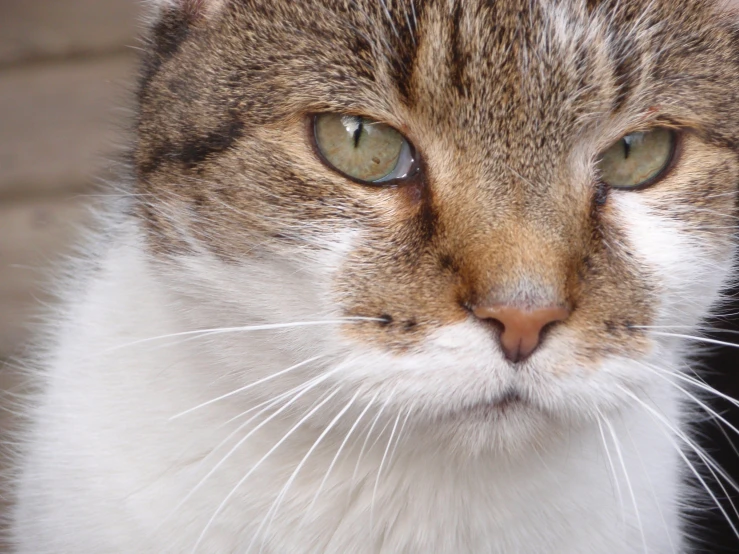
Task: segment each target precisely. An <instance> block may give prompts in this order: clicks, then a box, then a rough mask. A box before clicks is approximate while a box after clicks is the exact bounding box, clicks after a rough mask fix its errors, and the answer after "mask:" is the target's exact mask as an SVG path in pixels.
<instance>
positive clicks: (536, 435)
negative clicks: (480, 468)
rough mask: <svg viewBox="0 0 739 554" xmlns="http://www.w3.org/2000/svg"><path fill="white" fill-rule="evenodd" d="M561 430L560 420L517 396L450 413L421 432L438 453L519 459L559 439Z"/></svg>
mask: <svg viewBox="0 0 739 554" xmlns="http://www.w3.org/2000/svg"><path fill="white" fill-rule="evenodd" d="M561 427H562V425H561V422H559V421H558V420H557V419H556V418H552V417H551V416H549V415H547V414H546V413H544V412H543V411H541V410H540V409H538V408H537V407H536V406H534V405H532V404H531V403H529V402H527V401H526V400H524V399H523V398H521V397H520V396H518V395H515V394H514V395H505V396H504V397H501V398H500V399H499V400H496V401H491V402H480V403H476V404H473V405H471V406H466V407H463V408H460V409H456V410H453V411H449V412H446V413H444V414H441V415H439V416H438V417H435V418H433V419H432V420H431V421H430V422H429V423H427V424H425V425H421V426H420V430H421V433H422V434H426V435H427V436H426V437H425V438H423V439H422V440H424V441H425V442H426V441H433V442H434V443H435V447H434V449H436V450H438V449H439V448H441V449H448V450H449V451H451V452H459V453H463V454H464V455H465V456H470V455H472V456H475V455H485V454H491V453H492V454H503V455H506V456H515V455H517V454H525V453H527V452H530V451H531V450H532V449H538V448H540V447H541V446H543V445H544V444H546V443H548V442H550V441H552V440H557V439H556V437H558V436H559V435H560V433H559V430H560V429H561Z"/></svg>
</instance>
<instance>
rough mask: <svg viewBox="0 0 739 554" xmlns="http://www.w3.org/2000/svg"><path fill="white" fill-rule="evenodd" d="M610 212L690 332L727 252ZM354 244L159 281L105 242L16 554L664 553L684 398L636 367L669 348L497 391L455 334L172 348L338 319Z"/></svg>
mask: <svg viewBox="0 0 739 554" xmlns="http://www.w3.org/2000/svg"><path fill="white" fill-rule="evenodd" d="M613 203H614V207H615V208H614V209H615V210H616V212H617V213H619V214H620V217H621V218H622V220H623V224H624V227H625V228H626V229H627V230H628V234H629V235H630V237H629V238H630V240H631V242H632V244H633V245H634V246H635V247H636V249H637V251H638V252H639V255H640V256H641V258H642V259H643V260H644V263H645V264H647V265H648V266H649V267H650V269H651V270H653V271H654V272H655V273H656V274H657V275H659V276H660V278H661V281H662V286H663V291H662V293H663V295H664V298H666V299H667V298H682V299H686V298H692V299H694V300H695V301H694V302H692V303H687V302H680V303H677V304H675V303H670V302H665V303H664V304H663V306H662V308H661V312H660V314H659V322H658V323H659V324H677V323H679V324H681V325H686V324H687V325H695V324H697V323H698V321H699V319H700V318H701V317H702V316H703V315H705V313H706V311H707V310H708V308H709V304H710V300H712V299H715V298H716V297H717V295H718V289H719V287H720V285H721V283H722V282H723V281H724V280H725V278H726V276H727V274H728V270H729V268H728V264H726V263H720V262H719V260H722V259H727V258H728V256H727V255H726V252H722V253H720V255H719V253H716V252H712V251H711V249H710V248H709V247H708V246H706V245H705V244H701V243H699V242H697V241H694V240H693V239H692V238H691V235H690V234H689V233H687V232H686V231H685V230H684V229H681V228H680V227H679V225H678V224H676V223H670V222H669V221H668V220H666V219H664V218H661V217H659V216H658V215H655V214H653V213H651V212H650V210H649V209H648V207H647V206H646V205H644V204H643V203H642V201H641V200H640V199H639V197H638V196H637V195H629V194H628V193H623V194H622V193H616V194H614V197H613ZM356 239H357V237H356V236H355V235H351V234H347V235H344V236H341V237H334V238H333V239H332V240H333V242H332V240H331V239H330V238H327V239H326V245H329V244H333V247H332V248H333V250H332V251H327V254H326V256H325V257H320V256H317V257H316V256H312V257H305V258H294V259H273V260H267V261H265V260H261V261H259V262H245V263H244V265H243V266H242V267H240V268H234V267H232V266H228V265H225V264H223V263H222V262H221V261H219V260H218V259H217V258H216V257H214V256H212V255H209V254H208V253H207V252H205V251H202V252H200V253H198V254H195V255H192V256H190V257H189V258H186V259H182V260H180V262H179V263H180V265H178V266H176V267H174V266H169V265H163V264H161V263H159V262H157V261H155V260H154V259H153V258H152V256H151V255H150V254H148V253H147V251H146V249H145V247H144V244H143V241H142V239H141V236H140V232H139V230H138V228H137V226H136V225H135V224H134V223H131V222H124V223H122V224H121V225H120V226H119V227H118V228H117V231H116V233H115V238H114V239H113V240H112V245H111V246H110V247H109V248H108V249H107V251H106V253H105V255H104V256H102V258H101V259H100V260H99V267H98V268H97V269H96V270H94V272H93V274H92V276H91V281H90V283H89V286H88V287H87V288H86V291H85V292H84V293H83V294H80V295H79V296H78V297H76V298H75V299H74V300H73V301H72V302H71V305H70V306H69V317H68V318H67V319H66V322H65V323H64V324H63V325H62V326H61V328H60V329H59V331H58V337H57V340H58V346H57V347H56V348H55V349H54V350H53V352H52V353H51V355H50V356H49V357H48V359H46V360H45V361H44V364H43V366H44V367H43V387H42V391H41V394H40V395H39V396H38V398H37V403H36V404H35V406H34V407H33V409H32V411H31V414H30V415H31V419H32V421H33V425H32V427H31V429H30V433H29V434H28V435H27V436H26V439H25V440H26V444H25V448H24V450H25V452H24V458H23V459H24V466H23V472H22V474H21V477H20V480H19V488H18V491H17V492H18V497H19V499H20V501H19V504H18V506H17V508H16V512H15V526H14V537H15V540H16V541H17V544H18V552H20V553H23V554H31V553H33V554H46V553H61V552H76V553H99V552H131V553H133V552H136V553H142V554H144V553H164V552H177V553H180V552H190V551H198V552H212V553H222V552H239V553H244V552H247V551H249V550H250V551H251V552H259V551H261V552H269V553H274V554H285V553H303V552H311V553H347V552H351V553H356V554H361V553H374V552H393V553H401V552H402V553H408V554H411V553H424V554H429V553H439V554H441V553H449V554H463V553H488V552H490V553H506V554H511V553H522V554H524V553H531V554H544V553H552V554H554V553H557V554H561V553H568V554H577V553H583V554H585V553H587V554H592V553H596V552H597V553H599V554H608V553H613V554H628V553H633V552H651V553H655V554H660V553H672V552H682V551H683V550H682V549H683V548H684V545H683V544H682V539H681V532H680V522H679V520H678V503H679V500H680V490H679V483H680V476H681V471H682V470H681V469H680V468H681V466H682V464H683V462H682V459H681V457H680V455H679V454H678V452H677V449H676V445H680V446H681V447H683V446H684V445H682V444H681V439H680V438H679V437H675V436H674V435H672V434H671V433H670V432H668V431H667V430H666V428H665V425H666V424H668V425H671V426H674V427H676V428H682V422H681V420H680V411H681V410H680V401H679V391H678V390H677V389H676V388H675V387H673V386H671V385H670V381H671V379H670V378H669V377H665V376H663V375H662V376H661V375H660V374H657V373H656V372H655V370H650V369H649V368H654V367H659V368H662V369H664V370H665V371H669V372H674V371H676V368H678V367H679V365H680V363H681V360H680V358H679V357H678V355H677V354H675V352H676V351H677V350H676V349H675V345H674V344H672V342H670V341H668V340H667V339H660V338H659V337H656V338H655V342H654V349H653V352H652V354H651V355H650V356H649V357H647V358H646V359H644V360H641V361H639V362H634V361H629V360H628V359H627V358H621V357H612V358H610V359H606V360H604V361H603V363H602V364H601V365H600V366H599V367H597V368H592V367H578V366H576V365H574V364H573V363H572V362H571V361H569V358H568V352H569V351H570V345H571V341H573V340H574V338H573V337H572V336H570V335H569V334H568V332H567V331H566V328H562V329H561V330H559V331H557V332H556V333H553V334H552V335H551V337H550V339H548V344H547V347H546V348H542V349H540V351H537V352H536V353H535V354H534V355H533V356H532V358H531V362H530V364H528V365H527V366H526V370H525V371H523V370H518V371H514V370H513V369H512V368H511V367H510V366H509V365H508V364H507V363H505V362H504V360H503V358H502V356H501V354H500V352H499V350H498V348H497V346H496V345H495V343H494V342H493V341H492V340H490V336H489V334H488V333H487V332H486V331H484V330H482V329H480V328H479V326H478V325H476V324H475V322H473V321H467V322H463V323H459V324H456V325H455V326H451V327H448V328H445V329H442V330H440V331H438V332H437V333H436V334H434V335H433V336H431V337H429V338H428V339H427V341H426V343H425V345H424V347H423V348H422V349H419V350H418V351H416V352H411V353H408V354H406V355H390V354H387V353H384V352H382V351H380V350H379V349H376V348H370V347H366V346H361V345H359V344H356V343H353V342H352V341H351V340H349V339H348V338H346V336H345V335H344V334H342V332H341V328H340V326H339V325H337V324H329V325H320V324H319V325H314V326H309V325H306V326H298V327H293V328H286V329H268V328H267V329H262V330H253V331H241V332H235V331H227V330H222V331H221V332H218V333H211V334H204V335H197V334H183V333H191V332H192V331H193V330H197V329H211V328H231V327H237V326H244V325H247V326H248V325H265V324H274V323H285V322H296V321H298V322H299V321H316V320H330V319H332V318H335V317H336V313H335V308H334V307H333V306H332V305H331V304H330V294H329V290H328V283H329V280H330V276H331V273H332V272H333V271H336V268H337V267H338V265H339V264H338V262H339V261H340V259H341V257H342V256H343V255H344V254H345V253H346V252H347V251H348V250H349V249H350V244H351V243H352V241H354V240H356ZM174 274H176V276H177V278H176V279H174V278H173V275H174ZM678 304H679V305H678ZM347 325H351V324H350V323H349V324H347ZM314 357H315V358H317V359H315V360H314V361H312V362H310V363H306V364H304V365H300V363H301V362H304V361H305V360H308V359H311V358H314ZM296 365H297V366H298V367H296V368H295V369H294V370H291V371H290V372H287V373H284V374H282V375H280V376H279V377H276V378H274V379H270V375H272V374H274V373H275V372H278V371H282V370H284V369H286V368H289V367H292V366H296ZM316 378H318V379H319V381H317V382H316V384H315V387H314V388H313V389H310V390H308V391H307V392H305V393H304V394H302V395H298V396H297V398H296V399H295V400H293V402H292V403H291V404H289V405H288V407H287V408H285V409H284V410H283V411H281V412H279V413H278V415H277V416H276V417H273V418H271V419H270V418H269V414H272V413H274V411H275V410H278V409H280V408H282V407H283V406H285V404H286V402H287V401H288V399H287V398H285V399H283V401H282V402H280V403H277V404H276V405H275V406H274V407H273V409H272V411H265V412H263V413H259V412H256V411H255V412H251V413H249V414H248V415H244V416H241V417H239V414H242V413H243V412H244V411H245V410H248V409H249V408H251V407H253V406H255V405H258V404H259V403H260V402H265V401H269V400H270V399H271V398H275V397H276V396H278V395H280V394H282V393H285V392H286V391H289V390H291V389H293V388H295V387H299V386H301V385H302V384H304V383H306V382H308V381H309V380H310V379H316ZM321 378H323V381H320V379H321ZM259 380H264V381H263V382H262V384H260V385H258V386H254V387H250V388H244V387H245V386H248V385H249V384H250V383H254V382H256V381H259ZM510 386H516V387H518V388H519V390H521V391H524V392H525V394H526V396H527V398H529V400H530V402H531V404H532V407H527V408H522V407H514V408H513V409H511V410H509V411H507V412H506V413H505V414H504V415H500V414H499V415H497V416H493V419H494V420H493V421H491V420H489V419H485V417H484V416H483V415H482V414H481V410H482V408H475V406H476V405H480V404H484V403H485V402H490V401H491V400H494V399H496V398H498V397H499V396H500V395H502V394H504V392H505V391H506V390H507V389H508V388H509V387H510ZM234 390H239V391H240V392H237V393H235V394H232V391H234ZM624 391H633V394H636V395H637V396H638V397H639V398H641V399H642V401H643V402H645V403H646V404H647V405H648V406H649V407H648V408H644V407H642V406H640V405H638V404H637V403H636V402H635V401H634V400H633V399H632V398H631V397H630V396H629V395H628V393H627V392H624ZM217 398H220V399H219V400H217V401H212V400H213V399H217ZM326 399H328V400H327V401H326V402H324V400H326ZM211 401H212V402H211ZM193 408H195V409H193ZM409 410H413V412H412V413H413V417H407V416H408V414H409ZM465 410H469V413H468V414H467V415H466V416H464V415H461V414H463V413H464V411H465ZM650 410H651V411H650ZM306 414H310V417H308V418H307V419H306V420H305V421H304V423H303V424H302V425H300V426H299V427H298V428H297V429H295V430H293V431H291V430H292V429H293V428H294V426H295V424H296V423H298V422H299V421H301V420H302V419H303V418H304V417H305V416H306ZM360 415H361V416H362V418H361V420H360V419H358V418H360ZM250 416H255V417H254V418H253V420H252V421H250V420H249V417H250ZM599 419H600V420H601V423H600V424H599V423H598V421H599ZM249 421H250V422H249ZM264 421H267V423H263V422H264ZM247 422H248V423H247ZM355 422H358V423H356V425H355ZM370 430H371V431H372V432H371V434H368V432H369V431H370ZM350 431H351V433H352V434H351V436H348V435H349V433H350ZM247 433H248V435H247ZM247 436H248V438H247V439H244V437H247ZM347 436H348V438H347ZM283 437H287V438H286V439H285V441H284V442H280V441H281V439H282V438H283ZM365 437H368V438H367V439H366V438H365ZM391 439H392V440H391ZM604 442H605V445H604ZM277 444H280V445H281V446H279V447H278V448H276V449H275V448H274V447H275V445H277ZM342 445H343V447H342ZM214 448H217V450H215V451H214ZM340 448H341V452H340V455H339V450H340ZM272 451H273V452H272ZM270 452H272V453H271V454H269V456H267V457H266V460H265V461H264V463H258V462H259V461H260V460H261V459H263V458H264V457H265V455H266V454H267V453H270ZM306 454H309V455H308V456H307V457H306ZM360 454H361V456H360ZM329 468H331V472H330V473H328V470H329ZM296 470H297V472H296ZM627 475H628V478H627ZM286 484H287V485H289V486H288V487H286ZM281 493H284V494H281ZM211 520H212V521H211Z"/></svg>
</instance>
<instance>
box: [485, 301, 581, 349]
mask: <svg viewBox="0 0 739 554" xmlns="http://www.w3.org/2000/svg"><path fill="white" fill-rule="evenodd" d="M473 313H474V314H475V316H476V317H477V318H479V319H492V320H495V321H497V322H498V323H500V324H501V325H502V326H503V331H502V332H501V334H500V346H501V348H502V349H503V352H504V353H505V356H506V358H508V359H509V360H510V361H512V362H514V363H515V362H520V361H521V360H523V359H525V358H527V357H528V356H530V355H531V353H532V352H533V351H534V350H536V347H537V346H539V342H540V341H541V330H542V329H543V328H544V327H545V326H546V325H549V324H550V323H554V322H556V321H564V320H565V319H567V318H568V317H569V315H570V310H568V309H567V308H562V307H556V306H552V307H549V308H537V309H534V310H522V309H520V308H514V307H512V306H505V305H494V306H478V307H476V308H475V309H474V310H473Z"/></svg>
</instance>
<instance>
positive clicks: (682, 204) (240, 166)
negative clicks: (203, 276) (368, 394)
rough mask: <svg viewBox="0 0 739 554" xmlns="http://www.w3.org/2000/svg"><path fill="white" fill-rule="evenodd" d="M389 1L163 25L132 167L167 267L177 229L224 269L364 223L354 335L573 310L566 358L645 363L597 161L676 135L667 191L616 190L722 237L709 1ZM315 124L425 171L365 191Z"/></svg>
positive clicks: (177, 19) (628, 266) (726, 35)
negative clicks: (490, 308) (662, 134)
mask: <svg viewBox="0 0 739 554" xmlns="http://www.w3.org/2000/svg"><path fill="white" fill-rule="evenodd" d="M387 2H388V4H387V8H388V9H387V12H386V11H385V9H384V6H383V4H382V3H381V2H380V1H379V0H372V1H370V0H357V1H339V0H323V1H320V0H310V1H300V2H296V1H292V0H290V1H287V0H284V1H283V0H262V1H257V0H252V1H248V0H231V1H230V2H228V3H226V4H225V5H224V6H223V8H222V9H221V10H219V11H218V12H217V13H213V14H210V15H207V16H206V15H204V14H203V13H201V12H199V11H198V10H194V11H192V10H191V11H178V10H176V9H172V10H169V11H165V12H164V13H163V14H162V15H161V18H160V20H159V23H158V24H157V25H156V27H155V28H154V29H153V31H152V37H151V45H152V46H151V49H150V50H149V52H148V54H147V57H146V60H145V65H144V70H143V75H142V82H141V91H140V114H139V119H138V136H139V139H138V143H137V145H136V151H135V163H136V172H137V177H138V184H137V187H138V189H139V190H138V191H139V192H141V193H144V194H145V195H146V196H145V198H148V199H149V201H148V203H146V204H142V206H141V210H140V213H141V214H142V217H143V218H144V220H145V221H146V223H147V229H148V233H149V239H150V244H151V247H152V248H154V249H156V250H157V252H159V253H160V254H166V255H168V256H170V257H172V258H173V259H176V257H177V255H178V253H182V252H186V251H187V249H188V246H187V243H186V242H185V240H184V235H183V233H184V232H186V233H187V234H189V235H191V236H194V237H196V238H197V239H198V240H199V241H200V242H201V243H202V244H203V246H204V247H206V248H208V249H210V250H212V251H213V252H215V253H216V254H217V255H218V256H220V257H221V258H223V259H225V260H227V261H229V262H230V263H239V262H240V261H241V260H243V259H244V258H245V257H250V256H252V257H253V256H259V255H265V254H266V255H277V256H291V255H295V253H296V252H297V251H299V250H300V249H301V248H309V249H319V248H320V244H319V239H320V235H321V232H328V231H332V230H335V231H339V230H345V229H348V230H355V231H361V237H362V238H361V241H360V243H359V244H358V245H357V246H356V248H355V249H354V250H353V251H352V252H351V253H350V254H349V256H348V258H347V259H346V260H345V262H344V264H343V266H342V268H341V270H340V271H339V272H338V273H337V274H336V276H335V282H334V283H333V289H334V291H335V295H336V301H337V303H338V304H339V305H340V306H342V309H343V311H344V313H345V314H346V315H361V316H373V317H381V318H383V321H382V322H380V323H367V324H363V325H361V326H354V327H352V330H351V333H352V334H353V336H354V337H355V338H357V340H361V341H370V342H373V343H375V344H379V345H382V346H385V347H387V348H395V349H408V348H413V347H414V345H416V344H417V343H418V341H419V340H420V339H421V338H422V337H423V336H425V335H426V334H427V333H429V332H431V331H432V330H434V329H436V328H438V327H440V326H443V325H447V324H449V323H452V322H455V321H459V320H462V319H465V318H469V317H470V307H471V306H473V305H476V304H479V303H495V302H505V303H512V304H516V305H521V306H522V307H527V306H533V305H541V304H545V305H562V306H567V307H568V308H570V309H571V310H572V315H571V317H570V318H569V320H568V321H566V322H564V323H562V324H559V325H560V326H567V327H568V328H569V329H572V330H575V331H576V332H577V333H578V334H579V336H581V337H582V340H581V341H580V343H581V347H580V348H579V349H578V351H577V352H573V355H574V356H577V357H581V358H584V359H590V360H592V359H596V358H598V357H599V356H602V355H604V354H606V353H610V352H621V353H624V352H627V353H628V352H634V353H637V352H639V351H640V350H642V349H644V348H646V347H647V343H646V340H645V338H644V336H643V333H642V331H640V330H637V329H636V328H635V326H638V325H644V324H649V323H650V321H652V317H653V315H654V310H655V306H656V297H657V294H658V292H659V289H660V282H659V279H658V278H657V277H656V276H654V275H652V274H650V272H649V271H648V270H646V269H645V267H648V264H647V263H645V262H646V261H645V260H639V259H638V258H637V257H636V256H635V255H634V254H633V253H632V250H631V248H630V246H629V244H628V241H626V240H625V238H624V229H623V224H624V222H623V221H619V220H618V218H616V217H615V216H614V214H613V210H612V209H611V207H610V201H609V200H610V196H611V195H612V194H613V191H609V190H608V189H607V188H606V187H604V186H602V185H599V184H598V183H597V176H596V174H595V169H594V160H595V157H596V156H597V154H598V153H599V152H600V151H602V150H604V149H605V148H607V147H608V146H609V145H610V144H612V143H613V142H614V141H615V140H618V138H619V137H620V136H623V135H624V134H626V133H628V132H631V131H634V130H638V129H643V128H648V127H649V126H650V125H666V126H671V127H675V128H678V129H681V131H680V135H681V142H682V145H681V148H680V156H679V158H678V159H677V160H676V163H675V165H674V167H673V168H672V170H671V171H670V173H669V175H667V176H666V177H665V179H663V180H662V181H661V182H659V183H657V184H656V185H654V186H652V187H649V188H646V189H644V190H641V191H634V192H628V193H625V192H622V191H619V194H639V195H643V196H644V197H645V198H646V199H647V202H648V203H649V205H650V206H652V207H653V208H654V209H655V210H657V211H659V212H660V213H661V214H664V215H667V216H668V217H670V218H674V219H675V220H678V221H681V222H684V223H686V224H688V225H690V226H692V227H693V228H694V229H695V233H696V234H701V235H702V236H703V237H704V238H705V240H713V241H716V243H717V244H722V243H725V242H726V241H728V233H727V232H726V231H725V230H724V231H722V230H717V229H712V228H711V227H712V226H713V227H716V226H717V225H720V224H724V225H728V224H729V223H730V222H732V221H733V216H734V215H735V213H734V212H735V210H734V198H733V193H734V192H735V191H736V185H737V180H738V178H739V162H738V161H737V157H736V152H737V140H739V118H738V117H737V115H736V106H737V105H739V98H738V97H737V95H738V94H739V47H737V46H736V45H737V44H738V42H737V39H739V34H737V32H736V30H735V29H734V28H732V27H730V26H728V25H724V23H722V19H721V18H720V17H716V13H715V11H714V10H715V6H714V5H713V4H712V3H708V2H675V1H674V0H661V1H655V2H652V1H647V0H633V1H630V2H615V1H606V0H604V1H596V0H588V1H585V0H582V1H579V0H566V1H565V0H562V1H553V0H552V1H542V2H530V1H528V0H505V1H503V0H499V1H495V0H489V1H484V0H465V1H461V0H456V1H451V0H450V1H445V0H415V1H412V0H403V1H400V2H390V0H387ZM617 6H620V8H617ZM555 13H559V14H560V15H561V17H562V18H566V21H565V20H563V23H562V26H563V30H564V31H565V32H564V33H562V32H560V31H559V30H558V28H557V19H556V17H555V16H554V14H555ZM591 31H592V32H591ZM320 112H340V113H347V114H357V115H363V116H367V117H371V118H374V119H377V120H379V121H382V122H385V123H387V124H390V125H393V126H395V127H396V128H398V129H399V130H401V131H402V132H403V133H404V134H405V135H406V137H407V138H408V139H409V140H410V141H411V142H412V143H413V145H414V146H415V148H416V149H417V151H418V152H419V154H420V156H421V163H422V170H423V171H422V175H421V176H420V177H419V178H418V179H415V180H413V181H411V182H409V183H406V184H403V185H400V186H392V187H386V188H382V187H363V186H362V185H359V184H357V183H354V182H351V181H349V180H348V179H346V178H343V177H342V176H340V175H339V174H338V173H336V172H334V171H332V170H330V169H329V168H327V167H326V166H324V165H323V164H322V163H321V162H320V161H319V160H318V159H317V158H316V156H314V155H313V151H312V146H311V139H310V134H309V132H308V131H307V129H308V126H307V123H306V122H307V121H308V118H309V116H310V115H311V114H314V113H320ZM716 213H719V214H721V215H719V216H716V215H715V214H716ZM717 221H719V222H721V223H717ZM557 331H558V327H554V328H552V329H551V330H550V332H551V333H556V332H557Z"/></svg>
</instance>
